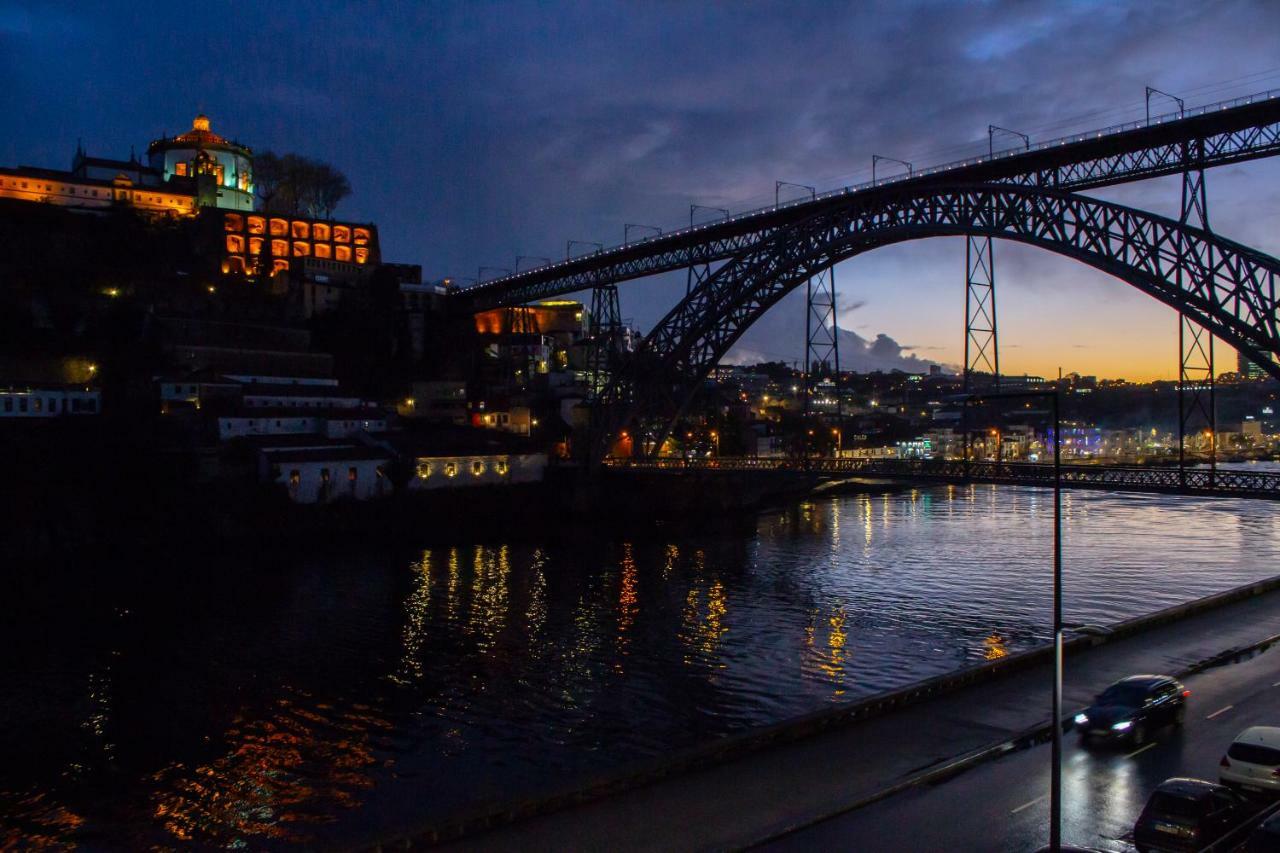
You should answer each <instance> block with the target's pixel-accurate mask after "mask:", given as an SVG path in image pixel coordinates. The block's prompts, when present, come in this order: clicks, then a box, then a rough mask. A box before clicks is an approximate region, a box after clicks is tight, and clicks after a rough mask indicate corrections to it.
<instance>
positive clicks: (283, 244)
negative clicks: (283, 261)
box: [271, 240, 289, 258]
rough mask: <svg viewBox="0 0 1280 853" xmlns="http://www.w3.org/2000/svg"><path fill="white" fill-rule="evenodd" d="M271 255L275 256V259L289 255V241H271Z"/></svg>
mask: <svg viewBox="0 0 1280 853" xmlns="http://www.w3.org/2000/svg"><path fill="white" fill-rule="evenodd" d="M271 254H273V255H275V256H276V257H277V258H283V257H287V256H288V254H289V241H288V240H272V241H271Z"/></svg>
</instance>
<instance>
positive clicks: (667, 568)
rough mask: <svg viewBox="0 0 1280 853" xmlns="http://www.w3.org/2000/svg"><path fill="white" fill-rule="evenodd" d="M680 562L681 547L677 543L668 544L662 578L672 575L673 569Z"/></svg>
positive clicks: (663, 562)
mask: <svg viewBox="0 0 1280 853" xmlns="http://www.w3.org/2000/svg"><path fill="white" fill-rule="evenodd" d="M679 562H680V549H679V548H678V547H676V546H675V545H668V546H667V552H666V554H665V555H664V559H663V561H662V579H663V580H666V579H667V578H669V577H671V570H672V569H674V568H675V567H676V564H677V563H679Z"/></svg>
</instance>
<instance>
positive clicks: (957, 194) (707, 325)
mask: <svg viewBox="0 0 1280 853" xmlns="http://www.w3.org/2000/svg"><path fill="white" fill-rule="evenodd" d="M922 190H923V191H921V192H919V193H912V192H910V191H909V190H908V188H903V189H902V190H900V191H899V193H898V194H896V195H895V196H892V197H887V198H886V197H883V196H881V197H879V198H876V199H871V198H868V199H866V200H864V202H863V203H861V204H859V205H856V206H850V207H847V208H844V209H841V210H837V211H830V212H829V213H827V214H826V215H822V216H814V217H812V218H810V219H809V220H806V221H805V222H803V223H799V224H797V225H795V226H793V227H791V228H789V229H779V230H777V231H775V232H773V233H771V234H770V235H769V236H768V238H767V239H763V240H760V241H759V242H757V243H755V244H753V245H751V246H749V247H747V248H746V249H745V250H744V251H742V252H741V253H740V254H739V255H738V256H736V257H735V258H733V259H732V260H731V261H730V262H729V263H726V264H725V265H724V266H723V267H722V268H721V269H720V270H718V271H717V272H716V273H715V274H714V275H712V277H711V278H710V279H708V280H707V281H706V282H705V283H704V284H703V285H702V286H701V287H700V288H698V289H697V290H695V291H694V292H693V293H692V294H690V295H689V296H688V297H687V298H686V299H684V300H682V301H681V302H680V304H679V305H677V306H676V307H675V308H673V309H672V310H671V312H669V313H668V314H667V316H666V317H665V318H664V319H663V320H662V322H660V323H659V324H658V326H657V327H656V328H655V329H654V330H653V331H652V332H651V333H650V334H649V336H648V337H647V338H646V339H645V341H644V344H643V345H642V347H641V351H640V353H638V356H640V358H639V359H638V363H643V364H645V365H646V367H645V372H644V373H643V374H637V375H635V376H633V377H632V378H631V380H630V381H631V382H632V383H633V384H635V385H636V386H637V387H640V386H646V385H647V386H649V387H654V386H660V387H663V388H664V389H665V390H664V393H665V394H666V395H668V396H670V397H672V398H673V399H675V400H677V401H679V402H678V406H677V415H678V413H679V411H680V410H683V408H685V407H686V406H687V405H688V402H689V399H690V398H691V395H692V393H693V391H694V390H696V388H697V386H698V384H699V383H700V382H701V381H702V380H703V379H705V377H706V376H707V375H708V374H709V372H710V371H711V369H712V368H713V367H714V366H715V364H716V363H718V361H719V360H720V358H721V357H722V356H723V355H724V353H726V352H727V351H728V349H729V348H730V347H731V346H732V345H733V343H734V342H735V341H736V340H737V339H738V338H739V337H740V336H741V335H742V333H743V332H745V331H746V329H747V328H748V327H749V326H750V325H751V324H752V323H754V322H755V321H756V320H757V319H758V318H759V317H760V316H762V315H763V314H764V312H766V311H767V310H768V309H769V308H770V307H771V306H773V305H774V304H776V303H777V301H778V300H780V299H781V298H782V297H783V296H784V295H785V294H786V293H787V292H789V291H790V290H792V289H793V288H795V287H797V286H799V285H800V284H802V283H804V282H805V281H806V280H807V279H809V278H810V277H812V276H814V275H817V274H818V272H819V271H821V270H823V269H826V268H829V267H830V266H832V265H834V264H836V263H838V262H840V261H842V260H844V259H846V258H849V257H852V256H854V255H856V254H859V253H861V252H864V251H868V250H870V249H873V248H876V247H879V246H884V245H889V244H892V243H897V242H902V241H906V240H914V239H922V238H927V237H940V236H964V235H982V236H990V237H993V238H998V239H1009V240H1015V241H1018V242H1022V243H1026V244H1029V245H1033V246H1038V247H1041V248H1044V249H1047V250H1049V251H1052V252H1055V253H1057V254H1060V255H1063V256H1066V257H1070V258H1074V259H1076V260H1079V261H1082V262H1083V263H1086V264H1089V265H1090V266H1093V267H1095V268H1097V269H1099V270H1102V271H1103V272H1107V273H1109V274H1111V275H1114V276H1116V277H1117V278H1120V279H1121V280H1123V281H1125V282H1127V283H1129V284H1130V285H1132V286H1134V287H1137V288H1138V289H1140V290H1142V291H1143V292H1145V293H1147V294H1149V295H1151V296H1153V297H1154V298H1156V299H1159V300H1160V301H1161V302H1163V303H1165V304H1166V305H1169V306H1171V307H1174V308H1177V309H1180V310H1182V311H1184V312H1185V313H1186V314H1187V315H1188V316H1189V317H1190V318H1192V319H1193V320H1194V321H1195V322H1196V323H1198V324H1199V325H1200V326H1202V327H1204V328H1205V329H1207V330H1208V331H1209V332H1211V333H1213V334H1215V335H1217V336H1218V337H1220V338H1222V339H1223V340H1226V341H1228V342H1230V343H1231V344H1232V345H1234V346H1236V347H1237V348H1238V349H1240V350H1241V351H1243V352H1245V353H1246V354H1247V355H1250V356H1252V357H1255V358H1256V359H1257V360H1258V361H1259V362H1260V363H1264V364H1265V366H1266V367H1267V369H1268V370H1269V371H1270V372H1272V374H1273V375H1275V376H1277V378H1280V365H1277V364H1275V362H1274V361H1272V360H1271V359H1264V358H1262V353H1272V352H1280V314H1278V311H1277V300H1276V291H1275V284H1276V278H1277V273H1280V262H1278V261H1277V260H1276V259H1274V258H1272V257H1269V256H1267V255H1264V254H1262V253H1260V252H1257V251H1255V250H1253V249H1249V248H1248V247H1245V246H1242V245H1239V244H1237V243H1233V242H1231V241H1229V240H1225V239H1223V238H1221V237H1218V236H1217V235H1214V234H1212V233H1210V232H1207V231H1203V230H1201V229H1197V228H1192V227H1190V226H1188V225H1184V224H1183V223H1180V222H1178V221H1176V220H1173V219H1168V218H1166V217H1161V216H1155V215H1153V214H1149V213H1145V212H1143V211H1138V210H1133V209H1131V208H1127V207H1124V206H1122V205H1118V204H1112V203H1109V202H1103V201H1099V200H1096V199H1091V198H1086V197H1083V196H1078V195H1073V194H1070V193H1061V192H1057V191H1053V190H1046V189H1038V188H1031V187H1014V186H1007V185H1005V186H972V187H949V188H945V187H933V188H927V189H925V188H922ZM625 384H627V383H625V382H618V383H615V385H614V386H611V390H610V391H607V392H606V397H610V396H612V397H614V398H615V399H619V398H618V397H617V395H618V394H619V390H618V389H619V388H620V387H621V386H623V385H625ZM650 396H651V392H646V391H641V392H640V393H637V394H635V395H634V397H633V398H632V399H634V400H635V404H634V405H633V406H632V407H629V408H628V409H627V411H626V412H625V413H623V414H620V415H619V414H615V416H614V417H615V418H620V419H621V421H622V422H625V421H626V420H628V419H629V418H630V417H633V416H634V414H635V411H636V409H635V406H640V405H643V401H644V400H645V399H648V398H649V397H650ZM619 411H621V407H619ZM659 443H660V442H659Z"/></svg>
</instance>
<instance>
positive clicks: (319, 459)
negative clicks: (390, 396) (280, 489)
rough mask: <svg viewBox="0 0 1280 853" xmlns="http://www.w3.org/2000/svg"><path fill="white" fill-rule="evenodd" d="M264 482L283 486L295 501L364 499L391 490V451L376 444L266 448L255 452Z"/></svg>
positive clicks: (379, 495) (385, 494)
mask: <svg viewBox="0 0 1280 853" xmlns="http://www.w3.org/2000/svg"><path fill="white" fill-rule="evenodd" d="M258 458H259V463H258V464H259V473H260V476H261V478H262V480H264V481H265V482H268V483H275V484H279V485H282V486H284V488H285V489H286V490H287V492H288V494H289V499H290V500H292V501H293V502H294V503H303V504H315V503H319V504H327V503H332V502H334V501H338V500H355V501H366V500H371V499H374V498H381V497H386V496H388V495H390V494H391V492H392V486H391V481H390V479H388V477H387V466H388V465H390V463H391V454H390V453H388V452H387V451H386V450H383V449H382V448H377V447H362V446H352V445H347V446H339V447H303V448H279V449H265V450H261V451H260V452H259V454H258Z"/></svg>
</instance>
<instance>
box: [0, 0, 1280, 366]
mask: <svg viewBox="0 0 1280 853" xmlns="http://www.w3.org/2000/svg"><path fill="white" fill-rule="evenodd" d="M193 10H198V11H190V10H185V7H184V9H183V10H182V11H178V9H177V7H175V6H173V4H172V3H164V4H159V3H157V4H152V3H146V2H130V3H115V4H98V3H92V2H75V3H57V2H41V3H21V2H19V3H14V2H12V0H0V79H3V80H4V81H5V85H4V86H2V87H0V165H10V166H14V165H35V166H44V167H55V168H67V167H68V166H69V164H70V158H71V155H72V153H73V152H74V150H75V147H76V144H77V140H83V143H84V146H85V148H86V150H88V151H89V153H91V154H93V155H96V156H103V157H120V158H124V157H127V156H128V153H129V151H130V148H131V147H133V148H136V150H137V151H138V152H139V153H141V152H143V151H144V150H145V148H146V145H147V143H148V142H149V141H150V140H151V139H153V138H155V137H158V136H160V135H162V134H166V133H168V134H172V133H175V132H180V131H182V130H185V129H187V128H188V127H190V122H191V118H192V117H193V116H194V115H195V114H196V113H197V112H200V111H203V112H206V113H208V114H209V116H210V117H211V118H212V121H213V129H214V130H215V131H218V132H221V133H223V134H224V135H227V136H230V137H233V138H235V139H238V140H240V141H241V142H243V143H245V144H248V145H249V146H251V147H253V148H255V149H257V150H272V151H276V152H277V153H281V152H286V151H293V152H297V153H301V154H306V155H308V156H312V157H318V158H321V159H324V160H327V161H328V162H330V163H332V164H333V165H335V166H337V167H338V168H340V169H342V170H343V171H344V172H345V173H346V174H347V175H348V177H349V178H350V180H351V184H352V186H353V188H354V192H353V195H352V197H351V198H350V199H348V200H347V201H346V202H344V203H343V204H342V205H341V206H340V208H339V210H338V216H339V217H345V218H352V219H357V220H363V221H374V222H376V223H377V224H378V227H379V232H380V235H381V241H382V249H383V256H384V257H385V258H386V259H387V260H391V261H397V262H403V263H417V264H421V265H422V268H423V272H424V275H425V276H427V277H428V278H432V279H434V278H442V277H445V276H451V277H454V278H458V279H461V278H465V277H468V276H471V277H474V276H476V274H477V269H478V268H479V267H480V266H482V265H484V266H491V267H506V268H510V267H511V266H512V265H513V264H514V263H515V261H516V258H517V256H521V255H523V256H526V257H528V258H533V257H535V256H547V257H561V256H563V253H564V252H565V247H566V241H568V240H570V239H575V240H590V241H601V242H604V243H606V244H613V243H618V242H621V240H622V236H623V226H624V223H643V224H647V225H655V226H659V227H663V228H674V227H677V226H679V225H680V224H681V223H684V224H687V223H688V216H689V205H690V204H691V203H699V204H705V205H715V206H720V207H729V208H732V209H734V210H739V209H746V208H749V207H756V206H760V205H762V204H765V203H767V202H770V201H772V199H773V193H774V182H775V181H776V180H785V181H793V182H796V183H800V184H809V185H815V186H817V187H819V189H826V188H832V187H835V186H839V185H845V184H850V183H856V182H859V181H862V180H866V179H867V178H868V177H869V176H870V163H871V156H872V154H881V155H887V156H891V157H897V158H900V159H903V160H909V161H912V162H914V163H916V164H917V165H925V164H930V163H937V162H945V161H949V160H953V159H956V158H959V157H963V156H965V155H966V154H970V153H977V152H980V151H983V150H985V149H986V146H987V126H988V125H989V124H996V125H1001V126H1004V127H1010V128H1014V129H1017V130H1020V131H1022V132H1025V133H1028V134H1030V135H1031V137H1032V139H1033V140H1042V139H1046V138H1052V137H1055V136H1060V135H1063V134H1066V133H1068V132H1071V131H1075V130H1084V129H1089V128H1095V127H1102V126H1106V125H1110V124H1114V123H1119V122H1123V121H1127V120H1132V119H1135V118H1140V117H1142V115H1143V110H1144V98H1143V94H1144V86H1147V85H1151V86H1155V87H1158V88H1160V89H1162V90H1165V91H1168V92H1171V93H1173V94H1176V95H1180V96H1182V97H1184V99H1185V100H1186V101H1187V103H1188V105H1189V106H1191V105H1197V104H1202V103H1208V102H1212V101H1218V100H1222V99H1224V98H1228V97H1235V96H1238V95H1244V94H1249V93H1252V92H1257V91H1262V90H1265V89H1268V88H1280V38H1277V34H1278V33H1280V3H1277V2H1275V0H1257V2H1248V0H1224V1H1223V2H1215V3H1201V2H1185V3H1162V2H1155V1H1154V0H1135V2H1124V0H1113V1H1112V2H1061V0H1059V1H1058V2H1047V0H1011V2H1000V1H999V0H992V1H991V2H977V3H963V4H962V3H942V2H926V1H925V0H895V2H882V3H881V2H863V3H836V2H813V3H802V2H796V0H792V2H778V3H770V2H741V3H729V2H723V3H714V2H701V3H687V2H674V0H671V2H668V0H646V2H628V3H621V2H618V3H615V2H608V0H592V2H554V1H553V0H541V2H533V0H528V2H522V3H487V2H481V0H470V2H458V3H447V2H439V3H426V4H414V3H398V4H390V3H385V4H384V3H351V4H340V3H330V2H322V0H312V2H308V3H305V4H303V3H283V2H273V3H249V2H226V1H225V0H204V2H202V3H200V4H199V5H198V7H193ZM1173 107H1174V105H1173V104H1172V102H1171V101H1167V100H1166V101H1163V102H1161V101H1160V99H1157V104H1156V105H1153V108H1154V109H1172V108H1173ZM1010 142H1012V140H1010ZM885 168H892V166H887V167H885ZM1278 178H1280V162H1275V161H1260V162H1256V163H1247V164H1241V165H1236V166H1228V167H1223V168H1220V169H1216V170H1213V171H1212V172H1210V173H1209V177H1208V194H1209V209H1210V222H1211V225H1212V227H1213V229H1214V230H1215V231H1217V232H1218V233H1221V234H1223V235H1225V236H1228V237H1231V238H1232V239H1235V240H1238V241H1240V242H1243V243H1245V244H1248V245H1250V246H1253V247H1254V248H1257V249H1260V250H1262V251H1265V252H1268V253H1270V254H1280V193H1276V192H1275V188H1276V187H1277V186H1280V183H1278V181H1277V179H1278ZM1096 194H1097V195H1099V196H1100V197H1103V198H1107V199H1110V200H1114V201H1118V202H1121V203H1124V204H1130V205H1133V206H1136V207H1141V208H1143V209H1147V210H1150V211H1153V212H1156V213H1163V214H1174V215H1176V213H1177V208H1178V204H1179V196H1180V188H1179V184H1178V179H1177V178H1165V179H1160V180H1156V181H1149V182H1145V183H1142V184H1135V185H1131V186H1126V187H1120V188H1113V189H1109V190H1105V191H1099V192H1097V193H1096ZM995 254H996V281H997V294H998V297H997V298H998V303H997V304H998V308H999V323H1000V334H1001V367H1002V372H1005V373H1032V374H1037V375H1042V376H1053V375H1056V374H1057V371H1058V370H1059V369H1060V368H1061V369H1062V370H1064V371H1066V372H1071V371H1076V372H1079V373H1084V374H1095V375H1099V376H1111V377H1125V378H1129V379H1137V380H1144V379H1153V378H1174V377H1176V375H1177V355H1178V353H1177V346H1178V345H1177V322H1178V321H1177V317H1176V314H1175V313H1174V312H1173V311H1172V310H1171V309H1168V308H1166V307H1164V306H1162V305H1160V304H1159V303H1157V302H1155V301H1154V300H1153V299H1151V298H1150V297H1147V296H1145V295H1143V294H1140V293H1139V292H1137V291H1136V290H1134V289H1133V288H1131V287H1129V286H1128V285H1125V284H1123V283H1121V282H1119V281H1117V280H1115V279H1112V278H1109V277H1107V276H1106V275H1104V274H1102V273H1099V272H1097V271H1094V270H1091V269H1088V268H1086V267H1084V266H1082V265H1080V264H1078V263H1076V262H1073V261H1069V260H1065V259H1063V258H1061V257H1058V256H1056V255H1053V254H1050V253H1047V252H1044V251H1042V250H1036V249H1033V248H1029V247H1024V246H1018V245H1014V244H1011V243H1003V242H1002V243H997V244H996V248H995ZM531 263H535V261H532V260H526V261H523V262H522V268H523V267H524V266H527V265H530V264H531ZM836 279H837V289H838V291H839V294H840V306H841V310H840V312H839V320H840V324H841V327H842V330H843V334H842V338H841V355H842V367H845V368H846V369H860V370H866V369H893V368H902V369H909V370H910V369H919V368H920V367H922V366H923V365H927V364H929V363H935V362H936V363H940V364H943V365H948V366H952V367H954V366H956V365H959V364H960V362H962V360H963V354H962V353H963V343H964V328H963V326H964V241H963V240H962V239H956V238H945V239H933V240H927V241H918V242H912V243H905V244H899V245H896V246H892V247H887V248H883V249H878V250H875V251H873V252H869V253H867V254H864V255H860V256H858V257H855V258H852V259H850V260H849V261H846V262H844V263H842V264H841V265H839V267H837V270H836ZM684 286H685V282H684V276H683V275H682V274H677V275H668V276H663V277H657V278H652V279H644V280H638V281H633V282H628V283H626V284H625V285H624V286H623V287H622V288H621V298H622V308H623V314H624V316H626V317H627V318H629V319H631V320H632V321H633V322H634V323H635V324H636V325H637V326H639V327H640V328H641V329H642V330H645V331H647V330H648V329H650V328H652V326H653V325H654V324H655V323H656V322H657V321H658V320H659V319H661V317H662V316H663V315H664V314H665V313H666V311H667V310H668V309H669V308H670V307H671V306H672V305H674V304H675V301H676V300H677V299H678V298H679V296H681V295H683V292H684ZM803 351H804V298H803V293H802V291H800V290H797V291H795V292H793V293H792V294H791V295H790V296H789V297H787V298H786V299H784V300H783V301H782V302H781V303H779V304H778V306H776V307H775V308H774V309H773V310H772V311H771V312H770V313H769V314H768V315H766V316H765V317H764V318H763V319H762V320H761V321H760V322H758V323H757V324H756V325H755V326H754V327H752V328H751V329H750V330H749V331H748V332H747V334H746V335H745V336H744V337H743V339H742V340H741V341H740V342H739V344H738V346H737V347H736V348H735V350H734V351H733V352H731V353H730V355H729V356H728V360H730V361H752V360H756V359H780V360H785V361H799V360H802V359H803ZM1218 363H1219V370H1226V369H1233V368H1234V363H1235V355H1234V352H1233V351H1232V350H1231V349H1230V348H1229V347H1227V346H1226V345H1225V344H1219V347H1218Z"/></svg>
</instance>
